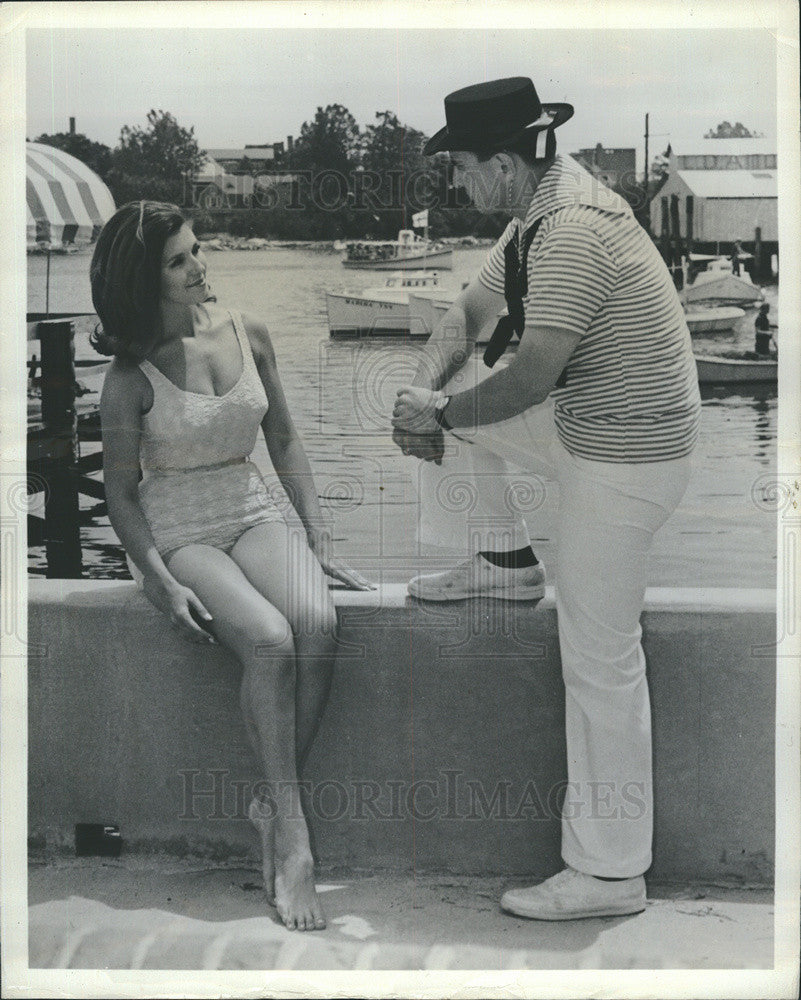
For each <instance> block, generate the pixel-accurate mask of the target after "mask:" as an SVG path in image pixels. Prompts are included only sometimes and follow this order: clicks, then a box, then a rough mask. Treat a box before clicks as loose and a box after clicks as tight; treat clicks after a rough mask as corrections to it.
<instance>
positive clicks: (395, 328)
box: [325, 292, 431, 337]
mask: <svg viewBox="0 0 801 1000" xmlns="http://www.w3.org/2000/svg"><path fill="white" fill-rule="evenodd" d="M325 305H326V310H327V312H328V332H329V333H330V335H331V336H332V337H378V336H385V337H386V336H390V337H404V336H405V337H428V336H429V334H430V333H431V331H430V330H429V329H425V328H423V327H422V326H421V325H420V323H419V321H415V322H412V320H411V318H410V315H409V302H408V296H405V295H404V296H396V297H393V298H389V297H387V298H383V297H382V298H372V297H367V296H362V295H346V294H338V293H336V292H326V294H325Z"/></svg>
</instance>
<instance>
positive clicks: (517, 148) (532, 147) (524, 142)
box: [475, 129, 556, 164]
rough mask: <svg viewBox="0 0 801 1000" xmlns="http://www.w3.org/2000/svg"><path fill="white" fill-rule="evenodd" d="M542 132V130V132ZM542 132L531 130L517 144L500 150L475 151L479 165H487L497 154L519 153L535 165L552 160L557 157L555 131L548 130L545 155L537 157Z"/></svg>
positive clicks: (510, 144) (526, 160) (508, 145)
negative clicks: (538, 142) (538, 141)
mask: <svg viewBox="0 0 801 1000" xmlns="http://www.w3.org/2000/svg"><path fill="white" fill-rule="evenodd" d="M540 131H541V130H540ZM540 131H536V130H529V131H528V132H525V133H524V134H523V135H522V136H521V138H519V139H518V140H517V141H516V142H513V143H508V144H506V145H504V146H502V147H501V148H500V149H498V148H495V147H494V148H491V149H481V150H478V149H477V150H475V154H476V158H477V159H478V162H479V163H486V161H487V160H489V159H490V158H491V157H493V156H494V155H495V154H496V153H517V154H518V156H520V157H521V158H522V159H523V160H524V161H525V162H526V163H528V164H534V163H537V162H540V161H542V160H552V159H553V158H554V156H556V135H555V134H554V131H553V129H548V130H547V136H546V139H545V155H544V156H537V140H538V138H539V135H540Z"/></svg>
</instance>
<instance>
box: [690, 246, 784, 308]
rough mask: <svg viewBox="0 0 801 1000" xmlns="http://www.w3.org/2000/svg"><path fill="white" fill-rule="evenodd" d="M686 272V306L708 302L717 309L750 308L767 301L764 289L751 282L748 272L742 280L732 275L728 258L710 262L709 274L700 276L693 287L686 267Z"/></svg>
mask: <svg viewBox="0 0 801 1000" xmlns="http://www.w3.org/2000/svg"><path fill="white" fill-rule="evenodd" d="M692 259H694V258H692V257H691V260H692ZM683 270H684V277H685V281H684V290H683V291H682V294H681V299H682V302H683V303H684V304H685V305H690V304H692V305H696V304H697V303H699V302H708V303H711V304H714V305H715V306H749V305H754V304H755V303H757V302H764V300H765V295H764V293H763V292H762V289H761V288H760V287H759V286H758V285H755V284H754V283H753V281H751V276H750V275H749V274H748V272H747V271H746V270H745V269H744V268H743V269H742V270H741V271H740V274H739V276H738V275H735V274H733V273H732V266H731V261H730V260H729V259H728V258H727V257H714V258H712V259H711V260H709V262H708V264H707V268H706V270H705V271H701V272H700V273H699V274H697V275H696V276H695V278H694V280H693V281H692V283H691V284H689V285H688V284H687V267H686V264H685V265H684V266H683Z"/></svg>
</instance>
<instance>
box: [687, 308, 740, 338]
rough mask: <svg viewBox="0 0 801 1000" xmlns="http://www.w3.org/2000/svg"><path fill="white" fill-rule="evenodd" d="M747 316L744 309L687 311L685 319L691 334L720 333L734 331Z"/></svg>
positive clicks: (699, 309)
mask: <svg viewBox="0 0 801 1000" xmlns="http://www.w3.org/2000/svg"><path fill="white" fill-rule="evenodd" d="M743 316H745V313H744V312H743V310H742V309H736V308H734V307H727V308H720V309H701V308H698V309H687V311H686V313H685V315H684V318H685V320H686V322H687V326H688V328H689V330H690V333H718V332H720V331H722V330H732V329H733V328H734V327H735V325H736V324H737V323H738V322H739V321H740V320H741V319H742V318H743Z"/></svg>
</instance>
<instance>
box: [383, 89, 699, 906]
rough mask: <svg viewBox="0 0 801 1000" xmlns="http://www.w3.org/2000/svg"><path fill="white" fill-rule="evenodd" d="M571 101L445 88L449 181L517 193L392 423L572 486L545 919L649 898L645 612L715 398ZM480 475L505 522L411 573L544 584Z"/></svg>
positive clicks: (465, 585)
mask: <svg viewBox="0 0 801 1000" xmlns="http://www.w3.org/2000/svg"><path fill="white" fill-rule="evenodd" d="M572 114H573V108H572V107H571V106H570V105H568V104H542V103H541V102H540V100H539V98H538V97H537V93H536V91H535V89H534V85H533V84H532V82H531V80H529V79H527V78H524V77H514V78H511V79H504V80H495V81H491V82H488V83H483V84H477V85H475V86H472V87H466V88H464V89H463V90H459V91H456V92H455V93H453V94H450V95H449V96H448V97H447V98H446V99H445V117H446V122H447V124H446V126H445V127H444V128H443V129H441V130H440V131H439V132H438V133H437V134H436V135H435V136H434V137H433V138H432V139H431V140H430V141H429V142H428V144H427V145H426V148H425V152H426V153H427V154H432V153H436V152H440V151H447V152H448V153H449V154H450V158H451V161H452V164H453V169H454V184H457V185H461V186H463V187H465V188H467V190H468V192H469V193H470V195H471V198H472V200H473V202H474V204H475V205H476V206H477V207H478V208H479V209H481V210H482V211H486V212H494V211H499V210H507V211H509V213H510V214H511V216H512V220H511V222H510V223H509V225H508V226H507V227H506V229H505V231H504V233H503V235H502V236H501V238H500V239H499V241H498V242H497V244H496V245H495V246H494V247H493V249H492V250H491V252H490V253H489V255H488V257H487V260H486V262H485V264H484V266H483V267H482V269H481V271H480V273H479V274H478V276H477V278H475V279H474V280H473V281H472V282H471V283H470V284H469V285H468V286H467V288H465V289H464V290H463V291H462V293H461V294H460V296H459V297H458V299H457V300H456V301H455V303H454V305H453V306H452V307H451V308H450V310H449V311H448V313H447V314H446V315H445V317H444V318H443V320H442V322H441V324H440V326H439V327H438V329H437V330H436V331H435V333H434V334H433V335H432V337H431V339H430V340H429V342H428V344H427V345H426V349H425V356H424V359H423V361H422V362H421V364H420V366H419V369H418V372H417V375H416V377H415V379H414V381H413V383H412V385H410V386H407V387H404V388H402V389H400V390H399V392H398V396H397V400H396V403H395V409H394V413H393V421H392V422H393V425H394V427H395V429H396V439H399V443H400V444H401V446H402V447H403V448H404V449H405V450H406V451H411V453H413V454H419V455H420V457H430V456H431V454H432V453H433V454H435V455H436V454H437V453H438V451H437V448H436V447H435V448H434V450H433V452H432V450H431V448H430V442H431V441H432V440H435V439H436V438H437V436H438V435H440V434H442V433H443V432H444V433H445V434H446V435H447V438H448V439H449V440H451V441H453V442H455V441H459V442H462V444H460V445H458V447H460V448H461V449H462V451H463V452H464V453H466V455H467V456H468V457H469V459H470V461H471V464H472V467H473V469H474V470H480V469H481V468H482V462H484V461H486V462H487V463H490V464H489V465H488V466H487V467H493V468H497V466H498V462H499V461H500V460H506V461H508V462H509V463H511V464H512V465H515V466H517V467H519V468H522V469H524V470H527V471H530V472H535V473H542V472H545V473H546V474H547V475H548V476H549V478H551V479H553V480H555V481H556V483H558V486H559V505H558V521H557V564H558V567H557V577H556V581H555V582H556V591H557V602H556V604H557V614H558V621H559V643H560V652H561V660H562V673H563V677H564V682H565V691H566V736H567V762H568V786H567V793H566V797H565V801H564V804H563V807H562V857H563V859H564V862H565V865H566V867H565V868H564V870H563V871H561V872H559V873H558V874H556V875H554V876H553V877H551V878H549V879H547V880H546V881H545V882H543V883H541V884H540V885H537V886H533V887H530V888H524V889H516V890H511V891H509V892H507V893H506V894H505V895H504V897H503V899H502V901H501V905H502V907H503V908H504V909H505V910H507V911H509V912H511V913H514V914H517V915H520V916H525V917H531V918H538V919H543V920H567V919H573V918H578V917H595V916H612V915H621V914H627V913H637V912H640V911H641V910H643V909H644V908H645V882H644V879H643V873H644V872H645V871H646V870H647V869H648V867H649V866H650V864H651V840H652V832H653V799H652V791H651V720H650V705H649V697H648V686H647V681H646V674H645V658H644V655H643V650H642V646H641V644H640V638H641V629H640V614H641V612H642V606H643V600H644V595H645V586H646V581H647V559H648V553H649V550H650V548H651V543H652V539H653V535H654V533H655V532H656V531H657V530H658V529H659V527H661V525H662V524H663V523H664V522H665V521H666V520H667V518H668V517H669V516H670V514H671V513H672V511H673V510H674V509H675V507H676V506H677V504H678V503H679V501H680V500H681V498H682V496H683V494H684V491H685V489H686V486H687V482H688V479H689V473H690V466H689V462H690V453H691V451H692V449H693V446H694V443H695V440H696V437H697V432H698V422H699V417H700V397H699V392H698V383H697V376H696V371H695V363H694V360H693V356H692V349H691V346H690V337H689V332H688V330H687V326H686V323H685V321H684V314H683V311H682V309H681V305H680V303H679V300H678V297H677V295H676V291H675V288H674V286H673V282H672V281H671V279H670V275H669V273H668V271H667V268H666V267H665V265H664V263H663V261H662V259H661V257H660V256H659V254H658V253H657V251H656V249H655V247H654V245H653V243H652V241H651V240H650V239H649V237H648V236H647V234H646V233H645V232H644V230H643V229H642V228H641V227H640V226H639V224H638V223H637V221H636V220H635V218H634V216H633V213H632V211H631V209H630V207H629V206H628V205H627V204H626V203H625V202H624V201H622V199H620V198H619V197H618V196H617V195H615V194H613V193H612V192H611V191H609V190H608V189H607V188H605V187H604V186H603V185H602V184H601V183H600V182H599V181H598V180H597V179H596V178H594V177H592V176H591V175H590V174H588V173H587V172H586V171H585V170H583V168H581V167H580V166H579V165H578V164H576V163H575V162H574V161H573V160H572V159H570V158H569V157H563V156H561V155H558V154H557V152H556V140H555V129H556V128H557V127H559V126H560V125H562V124H563V123H564V122H565V121H567V120H568V119H569V118H570V117H571V115H572ZM504 306H505V307H506V309H507V312H508V315H506V316H503V317H502V318H501V319H500V320H497V317H498V315H499V314H500V313H501V311H502V310H503V308H504ZM496 321H497V322H496ZM492 324H496V327H495V331H494V333H493V336H492V338H491V341H490V344H489V347H488V348H487V350H486V352H485V354H484V362H485V364H486V365H488V366H489V367H492V366H494V364H495V362H496V360H497V359H498V358H499V357H500V356H501V355H502V354H503V353H504V350H505V349H506V346H507V345H508V343H509V341H510V340H511V338H512V336H514V335H517V336H519V338H520V343H519V346H518V349H517V352H516V353H515V355H514V356H513V357H512V358H511V360H510V362H509V364H508V365H507V366H506V367H504V368H502V369H499V370H497V371H495V372H492V373H491V374H489V376H488V377H487V378H485V379H483V380H482V381H480V382H479V383H478V384H477V385H475V386H474V387H473V388H472V389H469V390H467V391H464V390H462V391H457V389H456V388H454V391H453V392H451V391H450V390H449V388H448V387H449V385H452V386H454V387H456V386H457V385H459V384H460V383H458V381H457V380H456V379H454V380H453V381H452V382H451V381H449V380H451V379H452V378H453V376H454V374H455V373H456V372H457V371H459V369H460V368H461V367H462V366H463V365H464V364H465V362H466V360H467V358H468V357H469V356H470V355H471V353H472V351H473V347H474V345H475V341H476V338H477V337H478V334H479V333H480V332H481V331H482V330H483V329H484V328H485V327H488V328H489V327H490V326H491V325H492ZM461 384H462V385H463V384H464V381H462V383H461ZM443 389H445V391H443ZM415 434H418V435H421V436H420V437H419V438H415V436H414V435H415ZM426 435H427V436H428V437H426ZM414 441H418V442H428V446H427V447H423V445H422V444H421V445H420V447H419V448H418V447H417V446H416V445H415V444H414V443H410V442H414ZM491 463H494V465H492V464H491ZM476 485H477V487H478V488H479V490H480V492H481V506H482V511H483V512H484V513H487V512H492V513H493V516H494V518H495V519H496V523H497V525H504V526H508V525H509V524H510V523H513V527H512V529H511V530H505V531H501V532H499V531H493V529H492V522H491V520H490V527H489V528H488V530H487V532H486V534H485V536H483V537H481V538H480V540H479V543H478V545H477V547H476V549H475V550H474V551H473V552H471V553H470V558H469V559H468V560H467V561H466V562H464V563H462V564H461V565H459V566H457V567H455V568H454V569H451V570H449V571H447V572H445V573H439V574H434V575H430V576H420V577H416V578H415V579H414V580H412V581H411V582H410V584H409V593H410V594H411V595H413V596H414V597H417V598H418V599H420V600H431V601H445V600H458V599H465V598H470V597H478V596H484V597H486V596H490V597H497V598H501V599H505V600H525V599H530V598H531V597H537V596H542V593H543V584H544V570H543V567H542V564H541V563H540V562H539V561H538V559H537V557H536V555H535V554H534V552H533V551H532V548H531V545H530V542H529V539H528V535H527V533H526V529H525V525H524V524H523V523H522V522H521V521H520V520H519V518H518V519H517V520H516V521H515V519H514V517H511V521H510V511H509V509H508V503H507V496H506V491H505V489H504V483H503V477H502V476H497V475H492V476H478V477H477V478H476ZM499 538H500V539H502V542H501V544H499V543H498V539H499Z"/></svg>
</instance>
